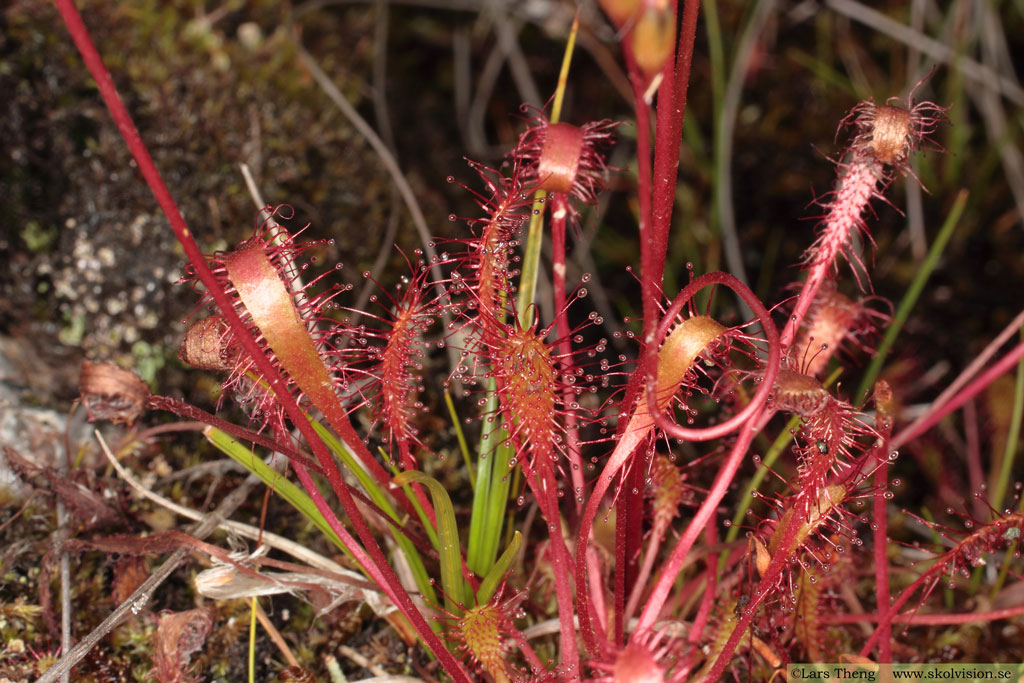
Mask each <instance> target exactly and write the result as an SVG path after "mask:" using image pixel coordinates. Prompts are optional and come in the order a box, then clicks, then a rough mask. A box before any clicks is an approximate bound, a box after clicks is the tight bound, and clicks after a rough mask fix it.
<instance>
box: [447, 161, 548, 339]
mask: <svg viewBox="0 0 1024 683" xmlns="http://www.w3.org/2000/svg"><path fill="white" fill-rule="evenodd" d="M468 163H469V165H470V167H471V168H472V169H473V170H475V171H476V172H477V174H478V175H479V176H480V179H481V180H482V181H483V182H484V185H485V186H486V187H487V193H488V194H486V195H481V194H479V193H476V192H473V190H470V189H469V188H468V187H466V186H465V185H462V187H463V188H465V189H467V190H468V191H469V192H471V193H472V194H473V195H474V196H475V197H476V199H477V203H478V204H479V205H480V207H481V208H482V209H483V210H484V212H485V213H486V214H487V217H486V218H483V219H473V220H470V221H469V223H470V226H471V227H474V228H478V229H479V231H480V236H479V237H476V238H473V239H470V240H461V241H459V242H460V243H464V244H466V245H467V247H468V249H466V253H465V254H462V255H459V256H457V257H455V258H454V259H453V266H454V269H453V272H452V275H451V293H452V296H453V297H456V298H458V296H459V294H460V293H464V294H466V295H468V296H469V301H468V302H467V303H466V304H465V305H466V306H467V307H470V308H476V309H478V315H477V316H476V317H475V318H474V320H475V322H476V325H477V327H478V329H479V334H480V335H481V336H482V337H484V338H486V337H487V335H489V334H491V333H492V330H491V329H489V328H488V327H487V326H488V325H491V324H492V323H493V322H496V321H501V320H503V319H504V317H505V312H506V310H507V305H508V300H509V298H510V297H511V295H512V284H511V278H512V276H513V275H514V274H515V273H514V271H513V266H512V263H513V250H514V248H515V247H516V238H517V237H518V235H519V232H520V230H522V227H523V225H524V224H525V223H526V222H527V221H528V220H529V208H530V204H531V202H530V193H529V192H528V191H526V190H525V189H524V183H523V180H522V177H521V171H520V169H519V166H518V165H514V166H513V168H512V173H511V175H509V176H507V177H506V176H503V175H501V174H500V173H499V172H498V171H495V170H494V169H491V168H487V167H486V166H483V165H481V164H477V163H475V162H472V161H469V162H468ZM448 182H455V179H454V178H453V177H451V176H449V177H448ZM449 218H451V219H453V220H454V216H450V217H449ZM445 256H446V255H444V254H442V256H441V258H442V260H446V258H445ZM463 267H465V268H466V269H467V270H468V271H469V274H468V275H466V274H465V273H463V272H462V271H461V270H460V269H461V268H463Z"/></svg>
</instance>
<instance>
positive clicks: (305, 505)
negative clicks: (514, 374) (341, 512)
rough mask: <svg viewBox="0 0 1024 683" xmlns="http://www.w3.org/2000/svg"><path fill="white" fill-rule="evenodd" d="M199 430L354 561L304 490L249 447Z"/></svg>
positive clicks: (214, 432) (218, 432) (216, 432)
mask: <svg viewBox="0 0 1024 683" xmlns="http://www.w3.org/2000/svg"><path fill="white" fill-rule="evenodd" d="M203 433H204V434H205V435H206V438H207V440H209V442H210V443H211V444H213V445H214V447H216V448H217V450H219V451H220V452H221V453H223V454H224V455H226V456H228V457H229V458H231V459H232V460H234V461H235V462H237V463H238V464H239V465H241V466H242V467H244V468H245V469H246V470H248V471H249V472H251V473H252V474H255V475H256V476H257V477H259V478H260V481H262V482H263V483H264V484H266V485H267V486H269V487H270V488H271V489H273V490H274V493H276V494H277V495H279V496H281V497H282V498H284V499H285V500H286V501H288V503H289V504H290V505H291V506H292V507H294V508H295V509H296V510H298V511H299V513H300V514H302V516H303V517H305V518H306V519H308V520H309V521H310V523H311V524H312V525H313V526H315V527H316V528H317V529H318V530H319V531H320V532H321V533H322V534H323V535H324V536H326V537H327V538H328V540H330V541H331V543H333V544H334V545H336V546H337V547H338V548H340V549H341V550H342V551H343V552H344V553H345V554H346V555H348V557H349V558H350V559H352V560H353V561H354V559H355V558H353V557H352V555H351V554H350V553H349V551H348V548H346V547H345V544H344V543H342V541H341V538H339V537H338V534H336V533H334V529H332V528H331V526H330V524H328V523H327V520H326V519H324V517H323V515H321V514H320V511H319V510H317V509H316V505H314V504H313V501H312V500H311V499H310V497H309V496H308V495H307V494H306V492H305V491H303V490H302V489H300V488H299V487H298V486H296V485H295V484H293V483H291V482H290V481H288V480H287V479H285V478H284V476H283V475H282V474H281V473H280V472H278V471H277V470H275V469H274V468H272V467H270V466H269V465H267V464H266V463H265V462H263V461H262V460H260V459H259V458H257V457H256V455H255V454H254V453H253V452H252V449H251V448H249V447H248V446H246V445H245V444H243V443H241V442H239V441H236V440H235V439H234V438H232V437H231V436H229V435H228V434H226V433H224V432H222V431H221V430H219V429H216V428H213V427H209V428H207V429H206V430H205V431H204V432H203Z"/></svg>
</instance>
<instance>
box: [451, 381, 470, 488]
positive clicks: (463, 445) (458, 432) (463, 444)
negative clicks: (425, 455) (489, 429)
mask: <svg viewBox="0 0 1024 683" xmlns="http://www.w3.org/2000/svg"><path fill="white" fill-rule="evenodd" d="M444 403H445V405H447V406H448V414H449V415H451V417H452V426H453V427H454V428H455V436H456V438H457V439H458V440H459V450H460V451H461V452H462V459H463V460H465V461H466V472H467V473H468V474H469V486H470V488H472V489H473V490H474V491H476V470H475V468H474V467H473V458H472V457H471V456H470V454H469V443H468V442H467V441H466V434H465V433H464V432H463V431H462V424H460V423H459V414H458V413H457V412H456V411H455V402H454V401H452V395H451V394H450V393H448V392H447V391H446V392H444Z"/></svg>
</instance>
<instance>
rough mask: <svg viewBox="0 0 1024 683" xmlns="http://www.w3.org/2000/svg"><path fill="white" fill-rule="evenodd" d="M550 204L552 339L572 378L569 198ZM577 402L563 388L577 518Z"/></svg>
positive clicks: (556, 195) (579, 504) (568, 389)
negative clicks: (568, 296) (568, 291)
mask: <svg viewBox="0 0 1024 683" xmlns="http://www.w3.org/2000/svg"><path fill="white" fill-rule="evenodd" d="M549 203H550V205H551V262H552V267H551V271H552V272H551V283H552V285H551V286H552V289H553V290H554V299H555V336H556V337H557V338H558V340H559V342H558V355H559V358H560V364H561V366H562V367H561V370H562V376H563V377H569V376H572V373H573V371H574V368H573V362H572V339H571V338H570V334H569V332H570V328H569V313H568V311H567V310H566V303H565V263H566V252H565V242H566V230H565V224H566V221H567V220H568V217H569V216H570V215H571V214H570V211H571V209H570V207H569V197H568V196H567V195H565V194H563V193H561V192H555V193H552V194H551V195H549ZM575 401H576V396H575V394H574V393H573V390H572V387H570V386H569V385H566V386H564V387H563V388H562V403H563V404H564V406H565V408H566V411H565V452H566V456H567V457H568V459H569V476H570V478H571V479H572V489H573V495H572V499H573V505H575V506H576V516H577V517H578V516H579V514H580V512H581V511H582V509H583V499H582V495H583V486H584V481H583V458H582V456H581V455H580V434H579V427H578V424H579V420H578V419H577V415H576V411H574V410H571V409H569V406H570V405H572V403H574V402H575Z"/></svg>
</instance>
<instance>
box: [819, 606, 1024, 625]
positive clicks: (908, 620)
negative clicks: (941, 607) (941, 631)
mask: <svg viewBox="0 0 1024 683" xmlns="http://www.w3.org/2000/svg"><path fill="white" fill-rule="evenodd" d="M916 611H917V610H914V612H916ZM914 612H904V613H903V614H897V615H895V616H894V617H892V619H890V623H893V624H910V625H911V626H951V625H955V624H976V623H981V622H985V621H997V620H999V619H1013V618H1014V617H1019V616H1022V615H1024V605H1017V606H1016V607H1006V608H1004V609H996V610H991V611H989V612H965V613H962V614H915V613H914ZM820 619H821V620H822V622H824V623H826V624H860V623H863V622H865V621H872V620H875V619H878V617H877V616H876V615H874V614H870V613H867V614H823V615H821V617H820Z"/></svg>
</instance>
